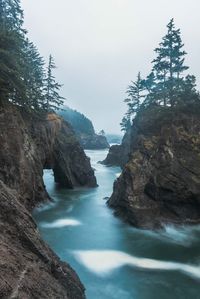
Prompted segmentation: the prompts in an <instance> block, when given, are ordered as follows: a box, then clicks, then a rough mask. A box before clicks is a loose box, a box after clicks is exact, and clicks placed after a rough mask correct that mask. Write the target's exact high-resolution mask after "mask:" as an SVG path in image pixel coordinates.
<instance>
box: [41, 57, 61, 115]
mask: <svg viewBox="0 0 200 299" xmlns="http://www.w3.org/2000/svg"><path fill="white" fill-rule="evenodd" d="M55 68H56V65H55V63H54V59H53V57H52V55H50V56H49V64H48V68H47V77H46V79H45V88H44V91H45V95H44V96H45V99H46V109H47V110H48V111H50V110H54V109H55V110H57V109H59V107H60V106H62V105H63V103H64V101H63V100H64V98H63V97H61V96H60V95H59V90H60V88H61V87H62V85H60V84H59V83H57V82H56V80H55V77H54V75H53V70H54V69H55Z"/></svg>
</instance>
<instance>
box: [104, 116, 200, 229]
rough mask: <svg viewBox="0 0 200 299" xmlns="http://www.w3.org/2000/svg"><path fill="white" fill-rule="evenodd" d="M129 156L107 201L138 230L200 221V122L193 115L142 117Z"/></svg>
mask: <svg viewBox="0 0 200 299" xmlns="http://www.w3.org/2000/svg"><path fill="white" fill-rule="evenodd" d="M130 149H131V154H130V156H129V161H128V163H127V164H126V165H125V166H124V168H123V172H122V175H121V176H120V177H119V178H118V180H117V181H116V182H115V184H114V191H113V194H112V196H111V198H110V199H109V201H108V204H109V206H110V207H112V208H114V209H115V212H116V214H117V215H120V216H121V217H123V218H124V219H125V220H126V221H128V222H129V223H131V224H132V225H134V226H136V227H142V228H158V227H161V226H162V225H163V224H166V223H174V224H183V223H188V224H195V223H199V222H200V119H199V114H198V113H195V112H188V111H187V113H186V112H184V113H183V112H177V113H176V112H173V113H172V112H165V111H164V112H163V113H161V112H158V111H156V110H152V111H149V112H144V113H143V114H142V115H140V116H139V117H138V118H137V119H136V121H135V123H134V125H133V127H132V131H131V143H130Z"/></svg>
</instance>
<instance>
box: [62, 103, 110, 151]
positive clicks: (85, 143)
mask: <svg viewBox="0 0 200 299" xmlns="http://www.w3.org/2000/svg"><path fill="white" fill-rule="evenodd" d="M59 115H61V116H62V117H63V118H64V119H65V120H66V121H67V122H69V123H70V124H71V126H72V127H73V129H74V131H75V133H76V135H77V138H78V139H79V142H80V144H81V145H82V147H83V148H84V149H96V150H98V149H106V148H109V147H110V146H109V143H108V141H107V139H106V137H105V136H102V135H99V134H96V133H95V130H94V126H93V124H92V122H91V120H90V119H88V118H87V117H86V116H85V115H83V114H82V113H80V112H78V111H76V110H73V109H71V108H69V107H66V106H65V107H63V110H60V111H59Z"/></svg>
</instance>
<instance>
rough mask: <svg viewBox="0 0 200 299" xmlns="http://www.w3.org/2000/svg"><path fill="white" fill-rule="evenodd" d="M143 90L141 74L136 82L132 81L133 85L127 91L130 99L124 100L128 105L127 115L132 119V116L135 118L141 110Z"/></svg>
mask: <svg viewBox="0 0 200 299" xmlns="http://www.w3.org/2000/svg"><path fill="white" fill-rule="evenodd" d="M143 90H144V84H143V80H142V79H141V75H140V72H139V73H138V76H137V80H136V81H135V82H133V81H132V84H131V85H129V87H128V89H127V91H126V93H127V94H128V98H126V99H125V100H124V101H125V102H126V103H127V105H128V112H127V114H128V115H129V116H130V118H131V116H134V115H135V114H136V113H137V112H138V111H139V109H140V106H141V103H142V99H143V98H144V95H143V94H142V92H143Z"/></svg>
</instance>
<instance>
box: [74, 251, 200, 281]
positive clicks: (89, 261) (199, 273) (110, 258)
mask: <svg viewBox="0 0 200 299" xmlns="http://www.w3.org/2000/svg"><path fill="white" fill-rule="evenodd" d="M74 254H75V257H76V258H77V260H79V262H81V263H82V264H83V265H84V266H85V267H86V268H88V269H89V270H90V271H92V272H95V273H96V274H99V275H102V274H107V273H110V272H111V271H113V270H115V269H117V268H120V267H123V266H126V265H129V266H132V267H136V268H140V269H144V270H163V271H180V272H183V273H185V274H187V275H190V276H192V277H195V278H198V279H200V267H196V266H192V265H187V264H181V263H176V262H166V261H159V260H154V259H147V258H138V257H134V256H131V255H129V254H126V253H124V252H120V251H111V250H110V251H109V250H108V251H98V250H96V251H95V250H91V251H75V252H74Z"/></svg>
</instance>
